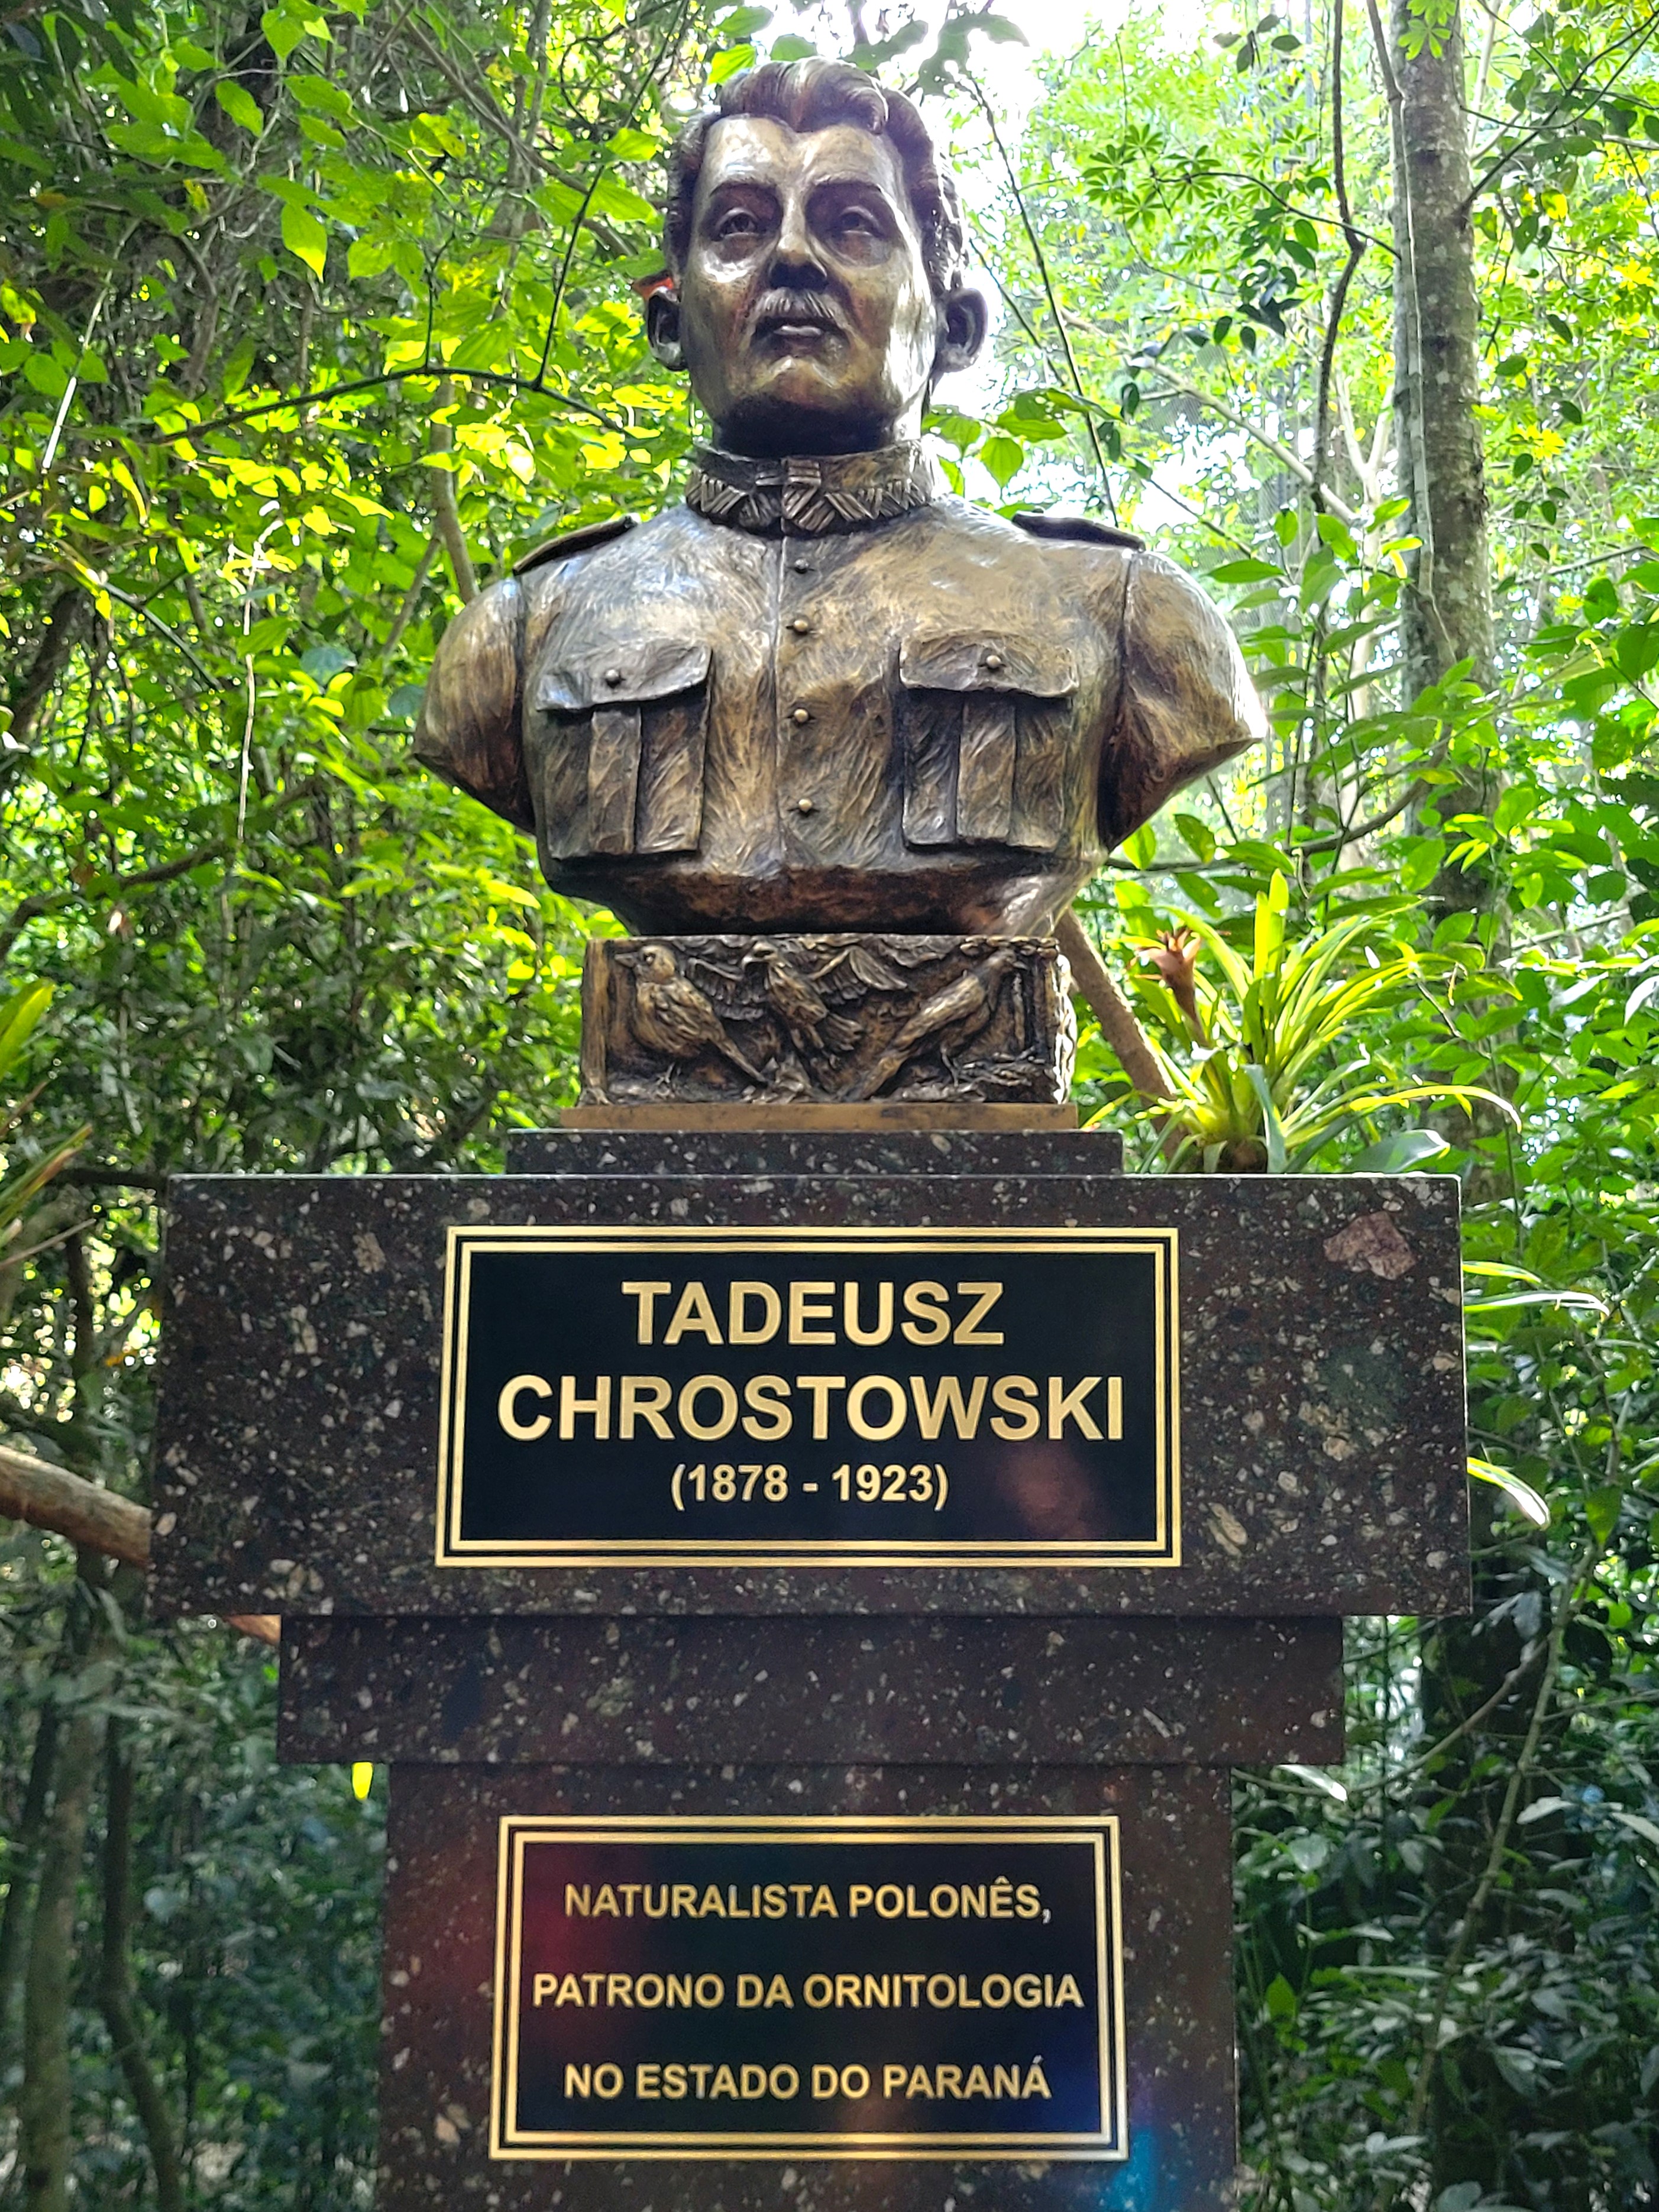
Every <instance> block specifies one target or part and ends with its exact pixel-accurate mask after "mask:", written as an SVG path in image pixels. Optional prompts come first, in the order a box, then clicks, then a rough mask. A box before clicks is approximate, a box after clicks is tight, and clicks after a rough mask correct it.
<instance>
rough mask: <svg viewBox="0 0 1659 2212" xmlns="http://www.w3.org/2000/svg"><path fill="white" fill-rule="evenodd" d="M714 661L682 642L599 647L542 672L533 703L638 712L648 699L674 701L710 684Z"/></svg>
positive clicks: (574, 710) (706, 651) (565, 710)
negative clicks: (676, 697)
mask: <svg viewBox="0 0 1659 2212" xmlns="http://www.w3.org/2000/svg"><path fill="white" fill-rule="evenodd" d="M712 658H713V655H712V653H711V651H710V648H709V647H708V646H707V645H702V644H699V643H696V642H695V641H692V640H690V639H686V638H679V637H653V638H644V639H640V640H635V641H630V642H629V643H628V644H626V645H615V644H613V645H605V646H600V647H596V648H595V649H594V650H593V651H592V653H583V654H582V655H581V656H580V659H568V660H564V661H559V662H554V663H550V665H547V666H546V667H544V668H542V669H539V670H538V671H537V675H536V679H535V683H534V684H533V686H532V690H531V698H530V703H531V705H532V707H540V708H556V709H557V710H558V711H559V712H560V713H561V714H586V712H587V711H588V710H589V709H590V708H594V707H635V706H638V705H640V704H641V702H643V701H645V700H647V699H671V698H673V697H674V696H675V695H676V693H678V692H680V691H691V690H696V687H697V685H698V684H706V683H707V682H708V665H709V662H710V660H711V659H712Z"/></svg>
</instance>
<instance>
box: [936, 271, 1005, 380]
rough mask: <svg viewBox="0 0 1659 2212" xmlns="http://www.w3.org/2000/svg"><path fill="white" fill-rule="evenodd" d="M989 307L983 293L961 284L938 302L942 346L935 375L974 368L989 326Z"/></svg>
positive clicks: (951, 373) (950, 373) (955, 372)
mask: <svg viewBox="0 0 1659 2212" xmlns="http://www.w3.org/2000/svg"><path fill="white" fill-rule="evenodd" d="M990 325H991V313H990V309H989V308H988V307H987V306H986V304H985V295H984V293H983V292H976V291H975V290H974V289H972V288H971V286H969V285H966V284H964V285H962V286H960V287H958V289H957V290H956V291H954V292H947V293H946V294H945V296H944V298H943V299H942V300H941V301H939V347H938V350H937V351H936V352H935V353H934V356H933V375H934V377H935V379H938V378H939V377H941V376H954V375H955V374H957V371H958V370H960V369H964V368H972V367H973V365H974V363H975V362H976V361H977V360H978V359H979V356H980V354H981V350H982V349H983V347H984V344H985V338H986V333H987V331H988V330H989V329H990Z"/></svg>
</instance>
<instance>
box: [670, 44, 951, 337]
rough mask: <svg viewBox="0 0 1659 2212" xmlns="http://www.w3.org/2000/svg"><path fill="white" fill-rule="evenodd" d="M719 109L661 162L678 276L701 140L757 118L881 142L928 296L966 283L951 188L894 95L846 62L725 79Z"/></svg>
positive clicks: (926, 139)
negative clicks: (903, 197)
mask: <svg viewBox="0 0 1659 2212" xmlns="http://www.w3.org/2000/svg"><path fill="white" fill-rule="evenodd" d="M716 99H717V100H718V102H719V105H718V106H714V107H709V108H705V109H704V110H703V112H702V114H701V115H696V116H694V117H693V118H692V119H691V121H690V123H689V124H688V125H686V127H685V129H684V131H683V132H682V133H681V134H680V137H679V138H678V141H677V142H676V143H675V146H674V150H673V153H672V154H671V156H670V158H669V172H668V174H669V193H668V211H667V214H666V216H665V218H664V222H663V251H664V252H665V255H666V257H667V260H668V265H669V267H670V268H671V270H674V271H675V273H676V274H677V275H678V272H679V270H682V269H683V268H684V266H685V257H686V253H687V251H688V249H689V247H690V242H691V204H692V201H693V199H694V198H695V197H696V190H697V176H698V173H699V171H700V170H701V169H702V159H703V152H704V149H705V148H706V147H707V145H708V134H709V132H710V131H712V130H713V129H714V125H716V124H717V123H719V122H720V120H721V118H723V117H725V116H728V115H764V116H769V117H771V118H773V119H774V120H775V121H776V122H779V123H787V125H788V126H789V128H790V129H791V130H792V131H823V130H827V129H828V128H829V125H831V124H834V123H850V124H851V125H853V126H854V128H855V129H856V130H860V131H868V132H869V133H870V135H871V137H872V138H888V139H890V140H891V141H892V143H893V145H894V147H895V149H896V151H897V154H898V157H899V161H900V164H901V166H902V169H903V172H904V183H905V188H906V190H907V191H908V193H909V196H910V205H911V208H912V209H913V210H914V211H915V218H916V224H917V228H919V229H920V231H921V252H922V259H923V261H924V263H925V264H926V266H927V281H928V283H930V284H931V285H932V286H933V291H934V293H935V295H943V294H945V293H947V292H951V291H954V290H955V289H957V286H958V285H960V284H961V283H963V278H964V276H965V275H966V267H965V264H966V262H967V257H968V241H967V234H966V233H965V231H964V230H963V222H962V201H961V198H960V197H959V195H958V194H957V187H956V183H955V180H954V179H952V178H951V176H949V175H948V174H947V173H946V172H945V171H944V170H943V169H941V168H940V167H939V156H938V154H937V153H936V151H935V150H934V146H933V139H932V137H930V136H929V134H928V130H927V125H926V124H925V123H924V122H923V121H922V119H921V115H920V114H919V113H918V112H917V111H916V109H915V106H913V105H912V104H911V102H910V101H909V100H907V99H906V98H905V96H904V94H902V92H887V91H884V89H883V88H882V87H881V86H880V85H878V83H877V82H876V81H875V79H874V78H873V77H872V76H866V75H865V73H864V71H863V70H857V69H854V67H853V66H852V64H851V63H850V62H830V61H822V60H815V61H805V62H765V63H763V64H762V65H761V67H760V68H759V69H752V70H743V71H742V73H741V74H740V75H738V76H734V77H730V78H728V79H727V80H726V82H725V83H724V84H723V85H722V86H721V87H720V91H719V93H718V94H716Z"/></svg>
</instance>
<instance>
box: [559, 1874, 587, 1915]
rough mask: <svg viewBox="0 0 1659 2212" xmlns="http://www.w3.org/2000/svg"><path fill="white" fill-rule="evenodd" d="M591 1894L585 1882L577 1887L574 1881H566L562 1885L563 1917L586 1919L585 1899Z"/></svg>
mask: <svg viewBox="0 0 1659 2212" xmlns="http://www.w3.org/2000/svg"><path fill="white" fill-rule="evenodd" d="M591 1894H592V1892H591V1891H590V1889H589V1887H588V1885H587V1884H586V1882H584V1883H583V1884H582V1886H581V1887H580V1889H578V1888H577V1887H576V1885H575V1883H574V1881H568V1882H566V1884H565V1886H564V1917H565V1918H566V1919H567V1920H586V1917H587V1900H588V1898H589V1897H590V1895H591Z"/></svg>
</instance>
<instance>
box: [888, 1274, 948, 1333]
mask: <svg viewBox="0 0 1659 2212" xmlns="http://www.w3.org/2000/svg"><path fill="white" fill-rule="evenodd" d="M950 1302H951V1293H950V1292H949V1291H947V1290H946V1289H945V1285H944V1284H943V1283H907V1284H906V1285H905V1286H904V1310H905V1312H906V1313H908V1314H910V1315H912V1316H914V1318H913V1319H912V1320H910V1321H907V1322H901V1323H900V1324H899V1325H900V1328H902V1331H903V1333H904V1334H905V1335H906V1336H907V1337H908V1338H909V1340H910V1341H911V1343H912V1344H943V1343H944V1341H945V1338H946V1337H947V1336H949V1335H950V1334H951V1316H950V1313H949V1311H948V1310H947V1309H948V1307H949V1305H950Z"/></svg>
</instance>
